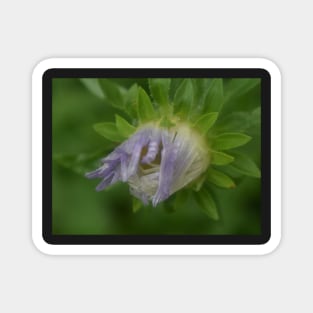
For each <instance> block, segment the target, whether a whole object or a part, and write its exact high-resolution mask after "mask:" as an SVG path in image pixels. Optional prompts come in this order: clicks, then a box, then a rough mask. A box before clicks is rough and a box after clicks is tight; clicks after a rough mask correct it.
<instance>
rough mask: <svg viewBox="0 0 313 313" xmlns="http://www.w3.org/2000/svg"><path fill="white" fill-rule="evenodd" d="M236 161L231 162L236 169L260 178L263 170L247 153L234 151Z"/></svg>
mask: <svg viewBox="0 0 313 313" xmlns="http://www.w3.org/2000/svg"><path fill="white" fill-rule="evenodd" d="M232 155H233V156H234V158H235V161H234V162H233V163H232V164H231V165H232V167H233V168H234V169H236V170H237V171H238V172H240V173H242V174H243V175H247V176H251V177H255V178H260V177H261V171H260V170H259V168H258V166H257V165H256V164H255V163H254V162H253V161H252V160H251V159H250V158H249V157H248V156H247V155H245V154H242V153H238V152H232Z"/></svg>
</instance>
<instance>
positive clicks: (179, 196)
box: [174, 189, 189, 211]
mask: <svg viewBox="0 0 313 313" xmlns="http://www.w3.org/2000/svg"><path fill="white" fill-rule="evenodd" d="M188 200H189V191H188V190H184V189H183V190H181V191H179V192H177V193H176V197H175V201H174V210H175V211H176V210H179V209H181V208H182V207H184V206H185V205H186V203H187V202H188Z"/></svg>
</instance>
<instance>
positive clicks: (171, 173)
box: [86, 124, 209, 206]
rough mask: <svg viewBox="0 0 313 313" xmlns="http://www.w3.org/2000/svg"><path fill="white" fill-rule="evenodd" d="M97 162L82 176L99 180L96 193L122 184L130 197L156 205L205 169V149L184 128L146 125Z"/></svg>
mask: <svg viewBox="0 0 313 313" xmlns="http://www.w3.org/2000/svg"><path fill="white" fill-rule="evenodd" d="M101 162H102V166H101V167H99V168H98V169H96V170H95V171H93V172H90V173H87V174H86V177H87V178H101V179H102V181H101V182H100V184H99V185H98V186H97V188H96V190H97V191H100V190H103V189H105V188H106V187H108V186H110V185H112V184H114V183H116V182H117V181H123V182H127V183H128V184H129V186H130V193H131V194H132V195H133V196H135V197H137V198H138V199H140V200H141V201H142V202H143V203H144V204H148V203H149V201H151V202H152V205H153V206H157V205H158V203H160V202H162V201H164V200H166V199H167V198H168V197H169V196H170V195H172V194H173V193H174V192H176V191H178V190H180V189H182V188H183V187H185V186H186V185H188V184H190V183H191V182H192V181H194V180H195V179H197V178H198V177H199V176H200V175H201V174H202V173H203V172H204V171H205V170H206V169H207V168H208V165H209V149H208V147H207V145H206V143H205V141H204V140H203V138H201V137H200V135H199V134H198V133H196V132H195V131H193V130H192V129H191V128H190V127H189V126H188V125H185V124H181V125H179V126H176V127H174V128H171V129H170V130H168V129H164V128H159V127H157V126H155V125H152V124H150V125H146V126H145V127H142V128H140V129H139V130H138V131H137V132H136V133H135V134H134V135H133V136H132V137H130V138H129V139H128V140H126V141H125V142H124V143H122V144H121V145H119V146H118V147H117V148H116V149H115V150H114V151H113V152H112V153H110V154H109V155H108V156H107V157H106V158H104V159H102V160H101Z"/></svg>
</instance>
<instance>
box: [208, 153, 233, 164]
mask: <svg viewBox="0 0 313 313" xmlns="http://www.w3.org/2000/svg"><path fill="white" fill-rule="evenodd" d="M211 158H212V159H211V164H213V165H226V164H229V163H231V162H233V161H234V157H233V156H231V155H229V154H226V153H224V152H220V151H211Z"/></svg>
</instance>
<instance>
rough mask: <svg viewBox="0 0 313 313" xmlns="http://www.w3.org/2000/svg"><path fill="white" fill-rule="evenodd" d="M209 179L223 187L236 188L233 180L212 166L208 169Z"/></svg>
mask: <svg viewBox="0 0 313 313" xmlns="http://www.w3.org/2000/svg"><path fill="white" fill-rule="evenodd" d="M208 181H209V182H211V183H212V184H214V185H216V186H219V187H222V188H235V187H236V185H235V183H234V182H233V180H232V179H231V178H230V177H229V176H227V175H225V174H224V173H222V172H220V171H217V170H215V169H213V168H210V169H209V171H208Z"/></svg>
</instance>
